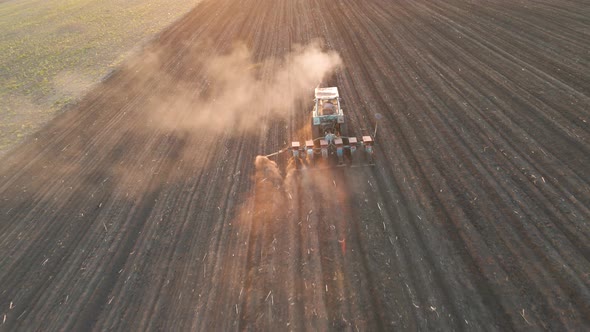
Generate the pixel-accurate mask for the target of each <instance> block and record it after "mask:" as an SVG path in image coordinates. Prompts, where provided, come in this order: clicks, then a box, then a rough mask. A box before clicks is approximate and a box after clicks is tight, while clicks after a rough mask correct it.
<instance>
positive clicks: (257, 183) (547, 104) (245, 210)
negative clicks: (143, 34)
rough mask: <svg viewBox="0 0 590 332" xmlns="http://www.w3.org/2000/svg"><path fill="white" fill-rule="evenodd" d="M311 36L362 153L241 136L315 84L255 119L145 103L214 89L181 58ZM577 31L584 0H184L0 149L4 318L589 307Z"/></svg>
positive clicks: (439, 323)
mask: <svg viewBox="0 0 590 332" xmlns="http://www.w3.org/2000/svg"><path fill="white" fill-rule="evenodd" d="M318 40H319V43H321V45H322V47H323V48H324V49H325V50H333V51H336V52H338V53H339V54H340V56H341V58H342V60H343V64H344V66H343V67H342V68H341V69H339V70H337V71H336V73H335V74H334V75H333V76H332V77H330V78H328V79H327V82H325V83H327V84H328V85H334V86H338V88H339V90H340V94H341V96H343V97H344V99H345V102H346V105H345V112H346V115H347V118H348V119H349V128H348V129H349V131H350V132H351V133H353V134H355V135H357V136H361V135H363V134H369V133H373V132H374V128H375V124H376V117H375V115H376V114H381V119H380V120H379V122H378V125H377V126H378V127H377V137H376V148H375V151H376V162H375V166H371V167H358V168H335V169H328V170H309V171H300V172H293V171H292V170H291V169H290V168H289V167H288V166H286V165H285V163H283V161H282V160H281V159H278V160H269V159H266V158H262V157H259V158H256V156H257V155H261V154H262V155H264V154H269V153H271V152H274V151H278V150H280V149H281V148H283V147H285V145H286V144H287V142H289V141H291V140H297V139H303V138H304V137H299V135H300V134H299V133H300V132H301V133H303V134H301V136H304V133H305V132H306V130H308V129H306V128H308V125H309V122H308V120H309V119H308V115H309V112H310V110H311V98H312V95H313V88H314V87H310V94H309V95H310V98H309V99H310V100H309V101H301V105H300V106H301V107H297V108H296V109H294V110H293V111H292V112H291V113H292V114H291V115H290V116H289V118H288V119H286V120H274V119H273V118H268V119H266V120H264V121H262V122H261V124H264V125H261V127H260V129H258V130H255V131H254V132H253V131H251V130H240V129H239V128H232V126H231V124H228V125H227V127H226V128H221V130H220V128H215V130H213V129H211V128H210V129H209V130H207V129H206V128H205V129H203V130H188V131H187V130H174V129H171V128H173V127H174V126H154V125H153V123H152V122H154V118H153V117H152V116H151V115H150V114H151V113H152V110H153V109H154V105H155V103H157V104H158V105H161V104H162V103H161V101H162V100H168V99H167V96H171V95H175V94H176V93H177V91H179V90H182V91H193V92H194V94H195V98H196V95H199V98H206V96H207V94H208V93H209V92H211V91H213V90H214V89H215V87H214V86H210V80H208V78H207V75H206V70H205V69H203V68H202V66H200V65H199V63H200V62H199V61H196V59H198V58H201V57H209V56H216V55H220V54H221V55H223V54H226V53H227V52H229V51H230V50H231V48H232V47H233V45H234V44H235V43H236V42H240V43H243V44H245V45H246V46H247V47H248V48H249V49H250V50H251V52H252V57H253V58H254V59H255V60H256V61H259V62H261V63H264V64H265V65H264V66H262V67H261V68H259V70H260V71H259V77H260V79H262V80H264V79H266V77H268V76H269V75H270V73H271V72H272V71H273V70H276V68H273V61H265V59H280V58H282V57H284V56H286V54H288V53H289V52H292V51H293V50H294V49H296V48H297V46H296V45H305V44H308V43H310V42H314V41H316V42H317V41H318ZM588 40H590V10H589V7H588V6H587V4H586V2H585V1H518V2H515V1H503V0H492V1H459V0H451V1H445V2H440V1H434V2H433V1H422V0H419V1H385V0H363V1H357V0H341V1H327V0H313V1H312V0H299V1H292V0H256V1H254V0H242V1H232V0H216V1H203V2H202V3H201V4H199V5H198V6H197V7H196V8H195V9H194V10H193V11H192V12H190V13H189V14H188V15H187V16H185V17H184V19H182V20H180V21H179V22H177V23H176V24H175V25H173V26H171V27H170V28H168V29H167V30H165V31H164V32H163V33H162V34H161V35H160V37H159V38H158V39H156V40H154V42H153V43H152V44H151V45H150V46H149V47H147V48H146V50H145V52H144V53H142V54H139V55H138V56H137V58H134V59H132V60H130V61H128V62H127V63H126V64H125V66H123V67H122V68H121V69H120V70H118V71H117V72H115V73H114V74H113V75H112V76H111V77H110V78H109V79H108V80H106V81H105V82H104V83H102V84H101V85H99V86H98V87H97V88H96V89H94V90H93V91H92V92H90V93H89V94H88V95H87V96H86V97H85V98H84V99H83V100H82V101H81V102H80V103H79V104H78V105H77V106H76V107H75V108H73V109H71V110H69V111H68V112H66V113H64V114H62V115H60V116H59V117H58V118H56V119H55V120H53V121H52V122H51V123H49V125H47V126H46V127H44V128H43V129H42V130H41V131H39V132H38V133H37V134H35V135H33V137H31V138H30V139H29V140H28V141H26V142H25V143H24V144H22V145H21V146H20V148H18V149H16V150H13V151H12V152H11V153H10V154H9V155H7V156H6V157H4V158H3V161H2V164H1V165H0V323H1V325H0V330H6V331H8V330H27V331H31V330H121V331H136V330H163V331H174V330H205V331H210V330H241V329H246V330H275V331H276V330H302V329H307V330H352V331H362V330H368V331H373V330H394V329H402V330H502V331H504V330H544V329H546V330H584V329H587V328H588V327H589V326H590V241H589V240H590V224H589V223H588V221H589V220H590V167H588V165H590V127H589V122H590V75H589V74H590V57H589V55H588ZM154 58H156V59H157V60H154ZM188 95H189V97H188V98H189V99H190V96H191V95H190V93H189V94H188ZM185 97H186V96H185ZM248 107H256V105H246V107H245V109H246V110H247V108H248ZM171 112H172V111H171ZM194 112H198V109H195V110H194ZM164 114H165V113H164ZM174 121H178V122H179V123H180V122H182V117H180V118H177V119H176V118H175V120H174ZM275 161H276V162H277V164H274V162H275Z"/></svg>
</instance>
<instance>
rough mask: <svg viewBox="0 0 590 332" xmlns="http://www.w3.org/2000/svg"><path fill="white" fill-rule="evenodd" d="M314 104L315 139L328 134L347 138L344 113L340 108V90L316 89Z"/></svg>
mask: <svg viewBox="0 0 590 332" xmlns="http://www.w3.org/2000/svg"><path fill="white" fill-rule="evenodd" d="M314 102H315V105H314V107H313V112H312V132H313V136H314V137H313V138H314V139H316V138H319V137H324V136H326V135H328V134H333V135H338V136H346V135H347V133H346V128H345V124H344V112H343V111H342V108H341V107H340V96H339V94H338V88H337V87H329V88H316V89H315V99H314Z"/></svg>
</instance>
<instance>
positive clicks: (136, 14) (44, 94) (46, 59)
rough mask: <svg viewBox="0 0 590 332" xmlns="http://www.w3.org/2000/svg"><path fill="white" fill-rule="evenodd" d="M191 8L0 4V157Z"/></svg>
mask: <svg viewBox="0 0 590 332" xmlns="http://www.w3.org/2000/svg"><path fill="white" fill-rule="evenodd" d="M198 2H199V0H190V1H185V0H127V1H121V0H69V1H68V0H13V1H4V2H2V1H0V31H2V33H0V155H2V154H3V153H6V151H7V150H9V149H10V148H11V147H13V146H14V145H15V144H16V143H18V142H20V141H21V140H22V138H23V137H25V136H26V135H28V134H31V133H32V132H34V131H36V130H37V129H38V128H39V127H41V126H42V125H43V124H44V123H46V122H47V121H49V120H50V119H51V118H52V117H54V116H55V115H56V113H57V112H59V110H61V109H62V108H63V107H64V106H65V105H67V104H69V103H72V102H74V101H75V100H77V99H78V98H80V97H81V96H82V95H83V94H84V93H85V92H87V91H88V89H89V88H90V87H91V86H92V84H94V83H96V82H99V81H100V79H101V78H102V77H104V76H105V75H107V74H108V73H109V72H110V71H111V70H112V69H113V68H114V67H117V66H118V65H120V64H121V62H122V61H123V59H125V58H126V57H127V56H128V55H130V54H131V53H132V52H133V50H134V48H135V47H137V46H138V45H140V44H141V43H142V41H145V40H147V39H148V38H150V37H151V36H153V35H155V34H156V33H158V32H159V31H161V30H162V29H163V28H165V27H166V26H168V25H169V24H171V23H172V22H173V21H175V20H177V19H178V18H180V17H181V16H182V15H184V14H186V13H187V12H188V11H189V10H190V9H191V8H193V7H194V6H195V5H196V4H197V3H198Z"/></svg>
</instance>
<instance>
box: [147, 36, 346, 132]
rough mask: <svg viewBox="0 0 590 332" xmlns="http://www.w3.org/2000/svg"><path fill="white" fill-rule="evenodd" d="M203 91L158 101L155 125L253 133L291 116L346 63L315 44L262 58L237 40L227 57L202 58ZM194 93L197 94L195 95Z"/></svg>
mask: <svg viewBox="0 0 590 332" xmlns="http://www.w3.org/2000/svg"><path fill="white" fill-rule="evenodd" d="M199 62H200V65H201V66H200V67H201V68H200V69H201V72H202V74H203V75H204V77H205V79H206V84H204V86H203V87H202V89H203V90H204V91H201V92H200V93H198V92H195V91H191V90H188V89H187V88H186V87H185V88H183V89H180V90H181V91H177V92H178V93H176V94H175V95H174V98H169V102H163V103H161V104H160V105H158V107H157V109H156V111H155V112H153V116H152V119H151V120H152V121H151V123H153V124H156V125H159V126H162V125H163V126H165V127H167V128H168V129H175V130H187V131H194V130H196V129H197V130H213V131H216V132H226V131H228V130H232V131H236V132H238V131H251V130H254V129H259V128H260V125H261V121H269V120H276V119H287V118H288V117H289V116H290V115H291V114H292V112H293V110H294V109H295V104H296V102H297V101H299V100H303V98H312V95H311V94H310V91H312V90H313V88H314V87H316V86H317V85H318V84H319V83H321V82H322V80H323V79H325V78H326V77H327V76H328V75H329V74H331V73H332V72H334V71H335V70H336V69H337V68H339V67H340V66H341V65H342V60H341V58H340V56H339V55H338V53H336V52H333V51H327V52H326V51H323V50H322V49H321V47H320V44H319V43H317V42H314V43H310V44H308V45H304V46H297V47H295V49H294V50H293V52H291V53H289V54H287V55H285V56H283V57H280V58H269V59H265V60H264V61H262V62H256V61H254V59H253V54H252V52H251V51H250V50H249V49H248V48H247V47H246V46H245V45H243V44H238V45H236V46H234V47H233V49H232V50H231V51H230V52H229V53H228V54H224V55H218V56H214V57H211V58H208V59H200V60H199ZM196 94H199V95H198V96H196Z"/></svg>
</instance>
